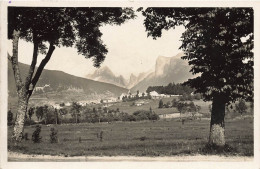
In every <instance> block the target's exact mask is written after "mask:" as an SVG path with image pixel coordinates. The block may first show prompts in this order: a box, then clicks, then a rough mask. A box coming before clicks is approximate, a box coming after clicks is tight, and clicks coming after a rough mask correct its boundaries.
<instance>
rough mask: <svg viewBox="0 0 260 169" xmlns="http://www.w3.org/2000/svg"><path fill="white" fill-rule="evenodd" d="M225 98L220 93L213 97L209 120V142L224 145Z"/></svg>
mask: <svg viewBox="0 0 260 169" xmlns="http://www.w3.org/2000/svg"><path fill="white" fill-rule="evenodd" d="M225 104H226V103H225V98H224V97H223V96H221V95H217V96H214V97H213V102H212V112H211V121H210V135H209V144H210V145H216V146H224V145H225V144H226V142H225V122H224V118H225Z"/></svg>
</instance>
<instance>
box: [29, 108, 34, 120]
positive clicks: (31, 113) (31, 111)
mask: <svg viewBox="0 0 260 169" xmlns="http://www.w3.org/2000/svg"><path fill="white" fill-rule="evenodd" d="M33 114H34V107H30V108H29V110H28V115H29V119H30V121H31V120H32V115H33Z"/></svg>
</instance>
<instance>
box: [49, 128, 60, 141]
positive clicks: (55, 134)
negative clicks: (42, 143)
mask: <svg viewBox="0 0 260 169" xmlns="http://www.w3.org/2000/svg"><path fill="white" fill-rule="evenodd" d="M50 142H51V143H57V142H58V131H57V130H55V128H51V134H50Z"/></svg>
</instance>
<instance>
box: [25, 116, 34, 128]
mask: <svg viewBox="0 0 260 169" xmlns="http://www.w3.org/2000/svg"><path fill="white" fill-rule="evenodd" d="M34 124H36V123H35V121H33V120H31V119H29V118H27V119H24V125H25V126H30V125H34Z"/></svg>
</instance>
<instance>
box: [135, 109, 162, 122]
mask: <svg viewBox="0 0 260 169" xmlns="http://www.w3.org/2000/svg"><path fill="white" fill-rule="evenodd" d="M133 116H134V118H135V119H136V121H141V120H158V119H159V116H158V115H157V114H155V113H152V112H151V111H146V110H138V111H136V112H134V113H133Z"/></svg>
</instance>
